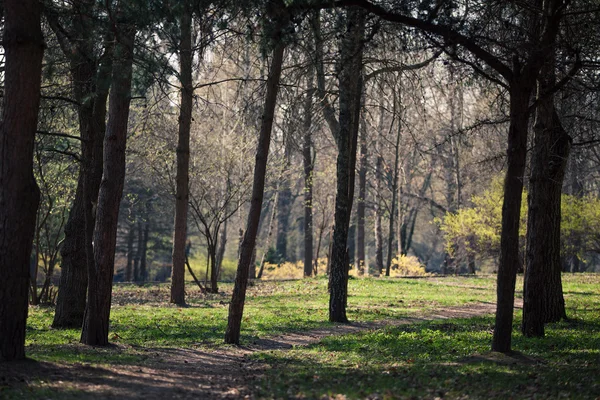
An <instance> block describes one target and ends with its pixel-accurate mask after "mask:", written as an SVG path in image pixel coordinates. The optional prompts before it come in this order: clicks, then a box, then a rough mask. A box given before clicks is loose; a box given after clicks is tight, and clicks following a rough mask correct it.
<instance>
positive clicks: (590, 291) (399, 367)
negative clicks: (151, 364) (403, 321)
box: [255, 275, 600, 399]
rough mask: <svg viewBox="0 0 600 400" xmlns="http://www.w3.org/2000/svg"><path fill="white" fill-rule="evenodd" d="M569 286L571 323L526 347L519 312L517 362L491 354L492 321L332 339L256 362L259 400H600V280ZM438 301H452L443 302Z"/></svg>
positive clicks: (578, 280)
mask: <svg viewBox="0 0 600 400" xmlns="http://www.w3.org/2000/svg"><path fill="white" fill-rule="evenodd" d="M445 282H446V283H448V284H460V287H463V286H465V285H464V284H466V283H468V285H467V286H469V285H470V284H471V283H473V285H474V286H488V283H489V282H487V281H483V282H482V281H476V282H474V281H471V280H464V279H462V278H461V279H458V280H456V278H452V279H450V280H447V281H445ZM480 284H482V285H480ZM417 285H419V284H418V283H417ZM426 285H429V284H426ZM564 286H565V297H566V302H567V306H568V314H569V316H570V317H571V318H572V320H571V321H569V322H561V323H558V324H552V325H550V326H549V327H548V329H547V335H546V337H545V338H542V339H526V338H524V337H522V336H521V335H520V334H519V333H518V327H519V324H520V317H521V315H520V312H519V313H517V316H516V320H515V326H514V330H515V332H514V342H513V348H514V349H515V350H517V353H516V354H514V355H512V356H504V355H500V354H495V353H491V352H489V346H490V343H491V337H492V331H493V318H492V317H491V316H490V317H482V318H470V319H460V320H444V321H429V322H423V323H419V324H413V325H407V326H399V327H391V328H386V329H380V330H373V331H368V332H362V333H358V334H352V335H345V336H338V337H330V338H326V339H324V340H323V341H321V342H320V343H318V344H316V345H313V346H309V347H306V348H296V349H294V350H292V351H287V352H282V351H272V352H264V353H259V354H256V355H255V357H256V358H258V359H260V360H261V361H263V362H265V363H266V364H267V365H268V366H269V367H268V369H267V373H266V375H265V378H264V380H263V381H262V382H261V384H260V385H259V388H260V389H259V396H260V397H262V398H321V397H322V396H326V397H331V398H348V399H354V398H367V397H369V398H382V399H385V398H388V399H394V398H442V397H443V398H481V399H487V398H498V399H507V398H562V397H564V398H581V399H586V398H587V399H596V398H598V396H600V380H599V379H598V376H600V278H599V277H598V276H594V275H580V276H567V277H565V282H564ZM463 289H464V288H463ZM488 289H489V290H492V289H493V288H492V287H489V288H488ZM427 297H428V296H427V295H426V296H425V298H427ZM461 297H462V296H461ZM434 301H436V302H439V303H444V302H447V301H449V300H448V298H447V297H446V296H445V295H444V296H442V298H441V299H440V298H435V299H434ZM342 395H343V396H345V397H343V396H342Z"/></svg>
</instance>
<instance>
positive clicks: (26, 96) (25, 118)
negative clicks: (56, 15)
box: [0, 0, 44, 361]
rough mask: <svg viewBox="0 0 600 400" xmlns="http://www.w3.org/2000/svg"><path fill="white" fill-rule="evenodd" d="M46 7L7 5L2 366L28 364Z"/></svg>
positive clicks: (0, 245) (0, 236) (0, 188)
mask: <svg viewBox="0 0 600 400" xmlns="http://www.w3.org/2000/svg"><path fill="white" fill-rule="evenodd" d="M40 12H41V3H39V2H38V1H35V0H19V1H17V0H5V1H4V15H5V18H4V37H3V42H2V45H3V47H4V56H5V60H6V62H5V69H4V99H3V100H4V110H3V116H2V125H1V127H0V273H1V274H2V279H0V321H1V324H0V361H10V360H18V359H23V358H25V324H26V320H27V290H28V286H29V274H30V270H29V264H30V261H31V260H30V256H31V249H32V245H33V235H34V232H35V218H36V213H37V208H38V203H39V199H40V192H39V188H38V186H37V184H36V182H35V178H34V177H33V145H34V138H35V132H36V129H37V119H38V109H39V104H40V82H41V71H42V57H43V54H44V38H43V36H42V31H41V28H40Z"/></svg>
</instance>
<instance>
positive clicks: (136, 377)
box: [0, 278, 600, 400]
mask: <svg viewBox="0 0 600 400" xmlns="http://www.w3.org/2000/svg"><path fill="white" fill-rule="evenodd" d="M419 281H420V282H419V283H416V285H417V287H416V288H415V290H416V291H417V292H419V291H421V293H424V292H425V291H426V289H425V288H426V287H427V286H431V285H433V289H434V290H436V288H437V290H440V289H441V288H444V291H447V290H451V288H454V289H453V290H460V291H462V295H464V291H466V290H484V289H485V291H486V292H487V291H490V290H491V289H492V286H493V285H490V282H487V281H473V280H464V281H460V280H457V279H456V278H454V279H439V278H428V279H427V280H419ZM397 282H400V281H397ZM593 283H596V284H597V283H600V279H596V278H594V282H593ZM399 284H400V283H396V284H395V285H399ZM406 284H407V285H413V283H412V282H409V283H406ZM287 285H288V286H287V287H285V288H283V289H282V290H283V291H289V290H290V289H292V290H293V288H294V286H289V285H290V284H287ZM375 285H377V283H375ZM467 288H470V289H467ZM263 289H264V288H263ZM263 289H260V290H263ZM596 289H597V287H596ZM277 290H278V289H272V288H271V289H269V293H270V294H271V295H273V292H276V293H279V292H277ZM411 290H412V289H411ZM573 292H574V293H588V292H586V291H581V290H580V291H579V292H577V291H573ZM257 293H258V292H257ZM591 293H592V294H596V293H595V292H591ZM144 294H145V292H144ZM255 294H256V293H255ZM299 295H300V296H301V297H302V296H304V295H306V294H303V293H300V294H299ZM123 296H125V297H127V296H129V294H124V295H123V293H121V294H119V293H118V292H117V295H116V296H115V298H116V300H117V302H118V301H119V299H120V298H123ZM250 296H251V297H252V291H250ZM354 296H355V297H357V298H360V293H358V292H356V293H355V294H354ZM275 297H277V296H275ZM404 297H405V298H407V303H408V305H407V307H410V306H414V304H416V303H418V302H417V300H416V299H411V300H408V299H409V298H410V296H409V295H408V294H407V292H406V291H405V293H404ZM422 297H423V299H421V300H422V302H420V303H418V304H419V308H418V310H415V311H416V312H415V313H412V314H411V313H409V314H402V315H389V314H385V313H382V314H380V313H381V311H378V310H372V309H371V306H370V305H368V304H366V303H364V302H362V301H360V300H358V299H357V300H356V302H357V303H358V305H357V306H356V307H357V309H359V310H360V309H363V308H364V309H368V310H369V312H372V313H373V314H375V316H374V317H373V318H371V317H370V314H368V315H369V317H368V318H364V319H363V320H362V321H361V322H354V323H350V324H340V325H336V324H329V323H325V324H320V325H317V326H315V327H312V328H310V329H302V328H300V329H287V328H286V329H282V330H280V332H279V333H277V334H264V332H268V331H269V330H271V331H277V329H273V327H271V326H270V327H268V329H266V330H265V331H258V330H256V331H253V332H254V334H252V335H246V336H242V345H241V346H225V345H222V344H220V343H219V342H220V340H215V339H214V338H210V339H209V340H200V341H198V342H182V343H179V344H178V343H177V342H176V341H175V342H174V345H172V344H173V343H170V344H169V345H161V344H162V342H160V341H153V340H148V342H147V343H145V342H143V341H141V342H140V341H136V340H123V338H122V337H121V336H120V334H119V333H117V332H118V331H119V330H118V326H119V325H118V324H117V329H116V330H115V331H114V333H111V334H112V335H113V336H112V339H113V342H114V343H115V344H113V345H111V346H110V347H108V348H96V349H94V350H92V351H90V349H89V347H86V346H83V345H81V344H79V343H77V342H76V341H75V340H72V339H69V340H66V341H65V340H63V339H61V340H62V341H61V340H55V341H54V342H53V341H50V342H51V343H52V345H49V344H39V343H40V342H41V341H42V340H41V337H37V336H35V333H33V334H31V335H30V336H33V339H31V341H30V342H28V350H29V352H28V354H32V358H33V359H30V360H27V361H24V362H19V363H4V364H2V363H0V399H11V400H12V399H148V400H149V399H161V400H166V399H244V398H247V399H255V398H319V399H330V398H331V399H346V398H371V399H379V398H380V399H384V398H411V397H412V398H423V397H427V398H442V397H444V394H446V398H464V397H461V396H459V394H460V390H459V391H448V390H446V391H439V387H440V385H441V386H446V387H452V386H453V384H457V385H458V384H460V382H459V378H456V379H455V378H454V376H453V375H450V377H451V378H452V382H449V379H446V377H445V376H443V383H442V384H436V385H435V386H436V388H434V389H432V390H433V391H431V390H430V391H429V392H414V391H411V390H412V389H411V390H409V391H404V392H401V391H400V390H399V389H398V390H394V388H393V387H392V386H389V384H388V383H386V382H385V381H384V382H383V383H382V382H381V381H379V378H378V376H380V375H381V376H383V377H384V378H386V377H389V378H390V379H393V380H394V381H398V376H399V375H398V374H400V375H402V374H406V373H407V371H408V370H407V369H406V368H410V367H412V366H413V365H414V366H415V367H416V366H417V365H416V364H415V361H414V360H412V359H410V358H408V359H406V360H402V358H406V357H415V356H405V355H404V354H405V353H404V352H402V353H398V354H401V355H400V356H398V354H395V355H394V363H393V364H390V365H391V366H390V365H387V366H386V363H387V361H386V357H385V356H383V355H382V356H381V357H380V358H378V359H381V365H382V366H383V367H382V368H383V369H381V370H379V369H377V368H375V369H372V368H371V367H369V368H366V367H365V365H368V364H369V362H368V361H365V360H359V361H357V363H358V362H360V363H365V364H364V365H363V366H361V367H359V366H358V364H356V366H350V367H349V366H347V365H346V364H347V363H348V360H346V359H348V358H349V356H348V354H344V353H343V352H342V351H340V349H339V348H336V347H335V346H336V345H335V344H332V342H331V341H332V340H333V341H334V342H335V341H336V340H338V341H341V342H340V343H341V346H343V347H344V346H345V347H346V348H348V349H350V348H352V346H355V344H354V342H356V343H362V344H365V343H369V340H372V338H371V337H370V336H373V335H376V336H377V335H378V336H377V339H376V341H381V337H383V336H382V335H384V336H386V335H388V334H389V333H390V332H392V333H393V336H394V339H393V340H394V343H399V342H400V340H399V338H400V337H401V336H402V335H401V334H399V332H400V331H398V330H402V332H404V333H406V332H417V331H419V330H422V331H424V332H426V334H427V335H431V332H438V333H439V332H440V329H441V330H448V329H450V328H451V324H454V323H455V322H456V321H473V319H474V318H475V320H476V321H477V318H478V317H481V318H486V320H485V323H483V325H484V326H485V329H487V330H489V321H490V320H491V315H492V314H493V313H494V312H495V304H494V303H493V302H491V301H487V300H486V301H466V302H464V301H461V303H460V304H454V305H452V304H453V302H446V301H442V302H439V301H428V300H425V299H426V298H427V295H426V294H425V295H422ZM455 297H456V298H457V299H459V298H460V297H461V295H460V294H458V292H457V294H456V296H455ZM480 297H482V298H484V299H487V298H486V297H485V296H480ZM215 300H216V299H215ZM279 300H280V299H279ZM396 300H397V299H396ZM463 300H464V299H463ZM471 300H473V299H472V298H471ZM157 301H158V303H161V300H160V299H158V300H157ZM397 301H399V302H400V303H402V302H403V300H397ZM220 303H222V300H220V301H219V302H218V303H216V304H220ZM349 304H352V296H351V298H350V299H349ZM425 304H426V305H427V306H426V307H424V305H425ZM398 305H399V304H396V301H395V300H393V299H392V302H390V303H386V304H382V306H381V308H382V309H385V308H391V307H397V306H398ZM593 305H597V304H595V303H594V304H593ZM400 306H401V304H400ZM309 307H310V305H309ZM520 307H521V299H519V298H517V299H516V304H515V308H517V309H518V308H520ZM134 310H137V311H138V312H140V309H139V308H137V309H134ZM170 310H171V312H172V311H173V309H172V308H171V309H170ZM596 310H597V309H596ZM592 311H593V309H592ZM274 312H275V313H277V311H276V310H275V311H274ZM355 312H357V311H356V310H355ZM35 313H36V311H35V310H34V316H33V321H35V318H36V315H35ZM117 315H118V314H117ZM365 315H367V314H363V316H365ZM377 315H382V317H383V318H381V319H377V318H376V316H377ZM117 318H118V317H117ZM284 318H285V317H284ZM43 321H44V322H43V323H44V324H45V323H47V320H43ZM277 321H279V320H277ZM444 321H449V322H447V323H445V322H444ZM175 323H176V322H175ZM278 323H281V322H278ZM477 323H481V322H469V324H470V325H467V326H466V327H458V328H457V327H456V326H455V327H453V328H451V329H450V330H451V331H455V332H459V331H460V330H463V328H464V330H469V329H471V327H475V325H477ZM424 324H425V325H424ZM430 324H436V325H430ZM308 325H309V326H310V324H308ZM156 326H157V327H158V328H159V334H161V333H162V334H165V335H167V336H170V337H171V338H172V339H173V338H175V337H177V333H176V332H175V333H174V332H173V331H170V330H169V329H170V328H169V327H168V326H167V325H165V326H164V327H162V328H161V327H160V326H159V325H158V324H156ZM292 326H293V327H295V326H296V325H292ZM299 326H302V324H300V325H299ZM457 326H458V325H457ZM418 327H422V328H418ZM436 327H437V328H436ZM440 327H441V328H440ZM29 328H30V329H29V330H30V331H36V330H40V331H42V329H37V328H36V326H33V327H29ZM438 328H440V329H438ZM124 329H125V328H124V327H123V329H122V332H125V333H123V335H125V334H127V335H129V336H130V337H133V336H132V335H131V334H130V333H129V332H128V331H126V330H124ZM473 329H474V330H476V328H473ZM218 330H220V329H217V331H218ZM591 331H592V332H595V333H594V335H592V337H591V339H590V340H591V343H592V345H591V346H588V347H594V346H596V345H600V340H599V337H600V335H598V325H593V326H592V328H591ZM58 332H61V331H58ZM257 332H260V333H257ZM419 332H420V331H419ZM43 334H44V335H46V336H48V335H49V334H57V332H56V331H50V330H47V331H44V332H43ZM357 335H358V336H357ZM369 335H370V336H369ZM190 336H192V339H194V338H193V335H190ZM216 336H220V335H216ZM216 336H215V337H216ZM438 336H439V334H438ZM346 338H348V339H346ZM187 339H188V338H186V340H187ZM414 339H417V340H419V339H418V338H414ZM441 339H443V338H441ZM441 339H440V340H441ZM52 340H54V339H52ZM346 340H347V341H346ZM446 340H447V337H446ZM468 340H472V339H468ZM324 341H325V342H327V341H329V343H325V344H323V342H324ZM344 341H346V342H344ZM422 341H424V342H426V343H430V344H431V345H432V346H436V347H435V348H434V349H433V350H431V349H429V350H427V351H428V352H432V351H437V352H454V353H455V352H456V351H457V350H455V349H453V348H451V347H452V346H455V345H454V344H452V343H450V342H449V341H447V342H446V343H448V348H444V342H443V341H441V342H438V339H437V338H436V337H435V335H434V336H433V339H431V337H429V336H428V338H426V339H424V340H422ZM50 342H49V343H50ZM382 343H383V346H384V348H391V347H393V346H391V345H389V344H385V343H384V342H382ZM439 343H442V345H441V346H440V344H439ZM315 346H317V347H315ZM318 346H322V347H321V348H319V347H318ZM332 346H333V347H332ZM410 346H412V347H414V346H415V345H410ZM552 346H555V345H552ZM46 347H53V348H52V350H51V351H47V350H44V349H45V348H46ZM417 347H418V346H417ZM440 347H441V348H440ZM369 349H370V350H369V351H368V352H371V351H372V352H374V353H378V352H381V351H382V350H381V348H377V346H374V347H372V348H371V347H370V348H369ZM371 349H372V350H371ZM598 349H600V346H598V347H596V350H598ZM313 351H317V352H318V353H319V354H318V355H315V354H314V353H311V352H313ZM403 351H404V349H403ZM466 351H467V352H466V353H465V355H467V356H468V357H462V361H461V363H466V364H471V363H472V362H476V363H479V362H482V361H483V362H488V363H489V362H491V363H492V364H494V365H503V364H507V363H508V364H520V365H521V366H522V367H523V369H524V370H530V369H531V366H532V365H534V366H536V367H539V366H541V365H543V364H546V363H547V361H545V360H542V359H541V358H539V357H536V356H535V354H536V353H535V352H534V353H532V354H533V355H532V354H522V353H515V354H514V355H513V356H510V357H508V358H506V357H503V356H500V355H494V354H492V353H489V352H473V351H472V350H471V349H468V350H466ZM424 354H426V353H424V352H422V353H420V355H419V357H420V358H428V360H429V357H430V356H429V355H426V356H424ZM459 355H460V354H459ZM321 356H323V357H326V358H327V360H328V361H326V360H324V359H316V358H315V357H321ZM350 357H351V356H350ZM595 357H596V359H597V361H599V362H600V355H596V356H595ZM336 358H343V359H341V360H337V361H336V360H335V359H336ZM415 358H416V357H415ZM331 359H334V360H333V361H331ZM592 359H594V355H592ZM430 361H431V360H430ZM588 361H589V360H588ZM328 362H330V363H333V364H332V365H333V367H332V366H331V365H330V366H328V365H327V363H328ZM352 362H354V361H352ZM388 364H389V363H388ZM417 364H418V362H417ZM436 364H439V365H441V366H442V368H445V367H447V364H449V363H447V362H441V363H438V362H436ZM316 365H319V366H320V367H325V368H326V370H327V371H328V372H325V371H320V372H313V370H314V369H315V368H316ZM369 365H370V364H369ZM428 365H429V367H428V368H429V369H428V370H427V371H430V372H427V374H429V375H428V376H427V377H426V379H433V380H435V379H437V377H436V375H435V373H433V375H432V372H431V371H432V369H431V365H432V364H428ZM582 365H584V367H585V366H589V363H587V361H586V364H582ZM598 365H600V363H598V364H597V365H595V366H592V367H591V369H590V368H588V369H589V370H586V369H585V368H584V370H582V369H581V365H579V366H577V371H576V372H577V373H578V374H579V375H581V374H582V371H583V372H584V373H583V381H584V382H585V379H586V378H585V377H586V376H588V375H589V376H598V373H599V372H600V370H599V367H598ZM405 367H406V368H405ZM365 369H368V372H365ZM552 369H556V368H555V367H552ZM513 370H514V368H513ZM332 371H333V373H335V374H338V375H339V374H340V373H341V374H346V373H347V371H350V372H348V373H347V375H348V376H347V379H346V381H344V380H343V379H342V380H341V381H339V382H338V381H337V380H336V379H332V378H327V373H332ZM352 371H354V372H352ZM358 371H360V376H359V377H358V378H357V377H356V375H353V374H355V373H356V372H358ZM390 371H391V376H389V375H390ZM513 372H515V371H513ZM365 374H368V375H369V377H366V375H365ZM454 374H456V373H454ZM442 375H443V374H442ZM442 375H440V376H442ZM467 375H469V374H467ZM373 376H375V383H374V385H375V388H377V387H380V388H381V389H382V390H381V391H380V392H381V393H384V394H381V395H380V394H377V393H376V392H377V390H376V389H372V388H369V387H368V388H366V389H364V390H363V389H360V390H359V388H358V387H357V388H354V389H353V388H352V386H353V385H356V384H358V383H357V381H360V380H363V379H364V380H365V381H370V380H371V379H372V378H373ZM569 376H570V375H569ZM405 378H406V380H407V381H410V379H417V378H418V377H417V378H411V377H410V376H409V375H406V376H405ZM418 379H421V378H418ZM440 379H441V378H440ZM511 379H513V380H514V377H513V378H511ZM528 379H529V378H528ZM325 380H329V381H330V382H331V383H330V384H328V383H326V382H324V381H325ZM517 381H518V380H517ZM577 384H578V385H581V383H577ZM336 385H337V386H336ZM340 385H341V388H342V389H340ZM344 385H346V386H344ZM360 385H362V383H360ZM386 385H387V386H389V388H388V389H387V391H386V387H387V386H386ZM480 385H481V382H480ZM485 385H486V384H485V382H483V386H485ZM323 387H324V388H328V387H330V388H331V390H327V389H323ZM344 387H348V390H349V391H348V397H346V396H345V395H343V394H339V393H343V389H344ZM531 387H533V389H531ZM531 387H529V386H527V387H526V386H523V387H520V386H517V387H516V389H514V388H511V390H517V391H518V390H521V393H522V394H523V396H516V398H534V397H535V396H534V395H535V393H537V392H539V390H538V388H536V386H535V385H533V386H531ZM361 388H362V386H361ZM525 388H529V389H528V390H529V391H532V392H531V393H529V392H527V391H525V392H523V390H522V389H525ZM313 389H314V390H315V391H312V390H313ZM365 390H366V391H365ZM411 393H412V394H411ZM415 393H416V394H415ZM463 393H469V391H468V390H464V391H463ZM552 393H553V394H554V392H552ZM475 394H476V393H475ZM538 394H541V393H538ZM556 394H557V395H558V397H561V396H562V395H564V396H563V397H572V396H570V395H569V394H571V395H573V394H574V393H572V392H570V391H568V390H566V391H563V392H558V393H556ZM542 396H543V394H542ZM596 396H600V387H599V386H598V385H595V386H593V387H592V386H590V387H589V388H587V390H583V391H580V392H579V394H578V395H576V396H573V397H579V398H596ZM489 397H503V393H500V392H499V395H498V396H489ZM469 398H485V395H483V396H477V395H475V396H471V397H469Z"/></svg>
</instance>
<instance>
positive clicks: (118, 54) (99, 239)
mask: <svg viewBox="0 0 600 400" xmlns="http://www.w3.org/2000/svg"><path fill="white" fill-rule="evenodd" d="M122 13H123V10H119V13H118V17H119V20H118V23H117V25H116V28H117V32H115V38H116V39H117V40H116V43H115V49H114V61H113V73H112V89H111V92H110V99H109V109H108V113H109V114H108V122H107V125H106V136H105V139H104V170H103V174H102V182H101V184H100V191H99V193H98V205H97V207H98V208H97V211H96V225H95V229H94V263H93V264H92V266H91V267H90V268H89V270H88V277H89V279H88V301H87V305H86V309H85V316H84V321H83V329H82V332H81V342H82V343H84V344H87V345H92V346H105V345H107V344H108V327H109V318H110V305H111V296H112V280H113V274H114V257H115V249H116V236H117V223H118V216H119V204H120V202H121V196H122V193H123V183H124V178H125V145H126V140H127V124H128V118H129V105H130V101H131V81H132V70H133V47H134V40H135V34H136V27H135V25H134V24H133V23H132V21H131V20H128V19H127V18H126V16H125V15H123V14H122ZM129 18H131V16H129Z"/></svg>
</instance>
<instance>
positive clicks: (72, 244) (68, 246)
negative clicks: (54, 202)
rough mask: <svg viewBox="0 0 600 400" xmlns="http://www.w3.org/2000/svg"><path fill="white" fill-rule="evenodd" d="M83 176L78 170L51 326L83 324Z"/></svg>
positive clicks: (85, 275) (62, 252)
mask: <svg viewBox="0 0 600 400" xmlns="http://www.w3.org/2000/svg"><path fill="white" fill-rule="evenodd" d="M83 179H84V174H83V172H82V171H80V173H79V180H78V182H77V191H76V193H75V200H74V201H73V205H72V206H71V211H70V214H69V221H68V222H67V225H66V226H65V239H64V241H63V247H62V251H61V255H62V262H61V266H60V267H61V273H60V283H59V288H58V296H57V299H56V310H55V313H54V321H53V323H52V327H53V328H81V324H82V323H83V314H84V312H85V297H86V292H87V257H86V252H85V247H86V241H85V237H86V236H85V210H84V203H85V201H84V196H83Z"/></svg>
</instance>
